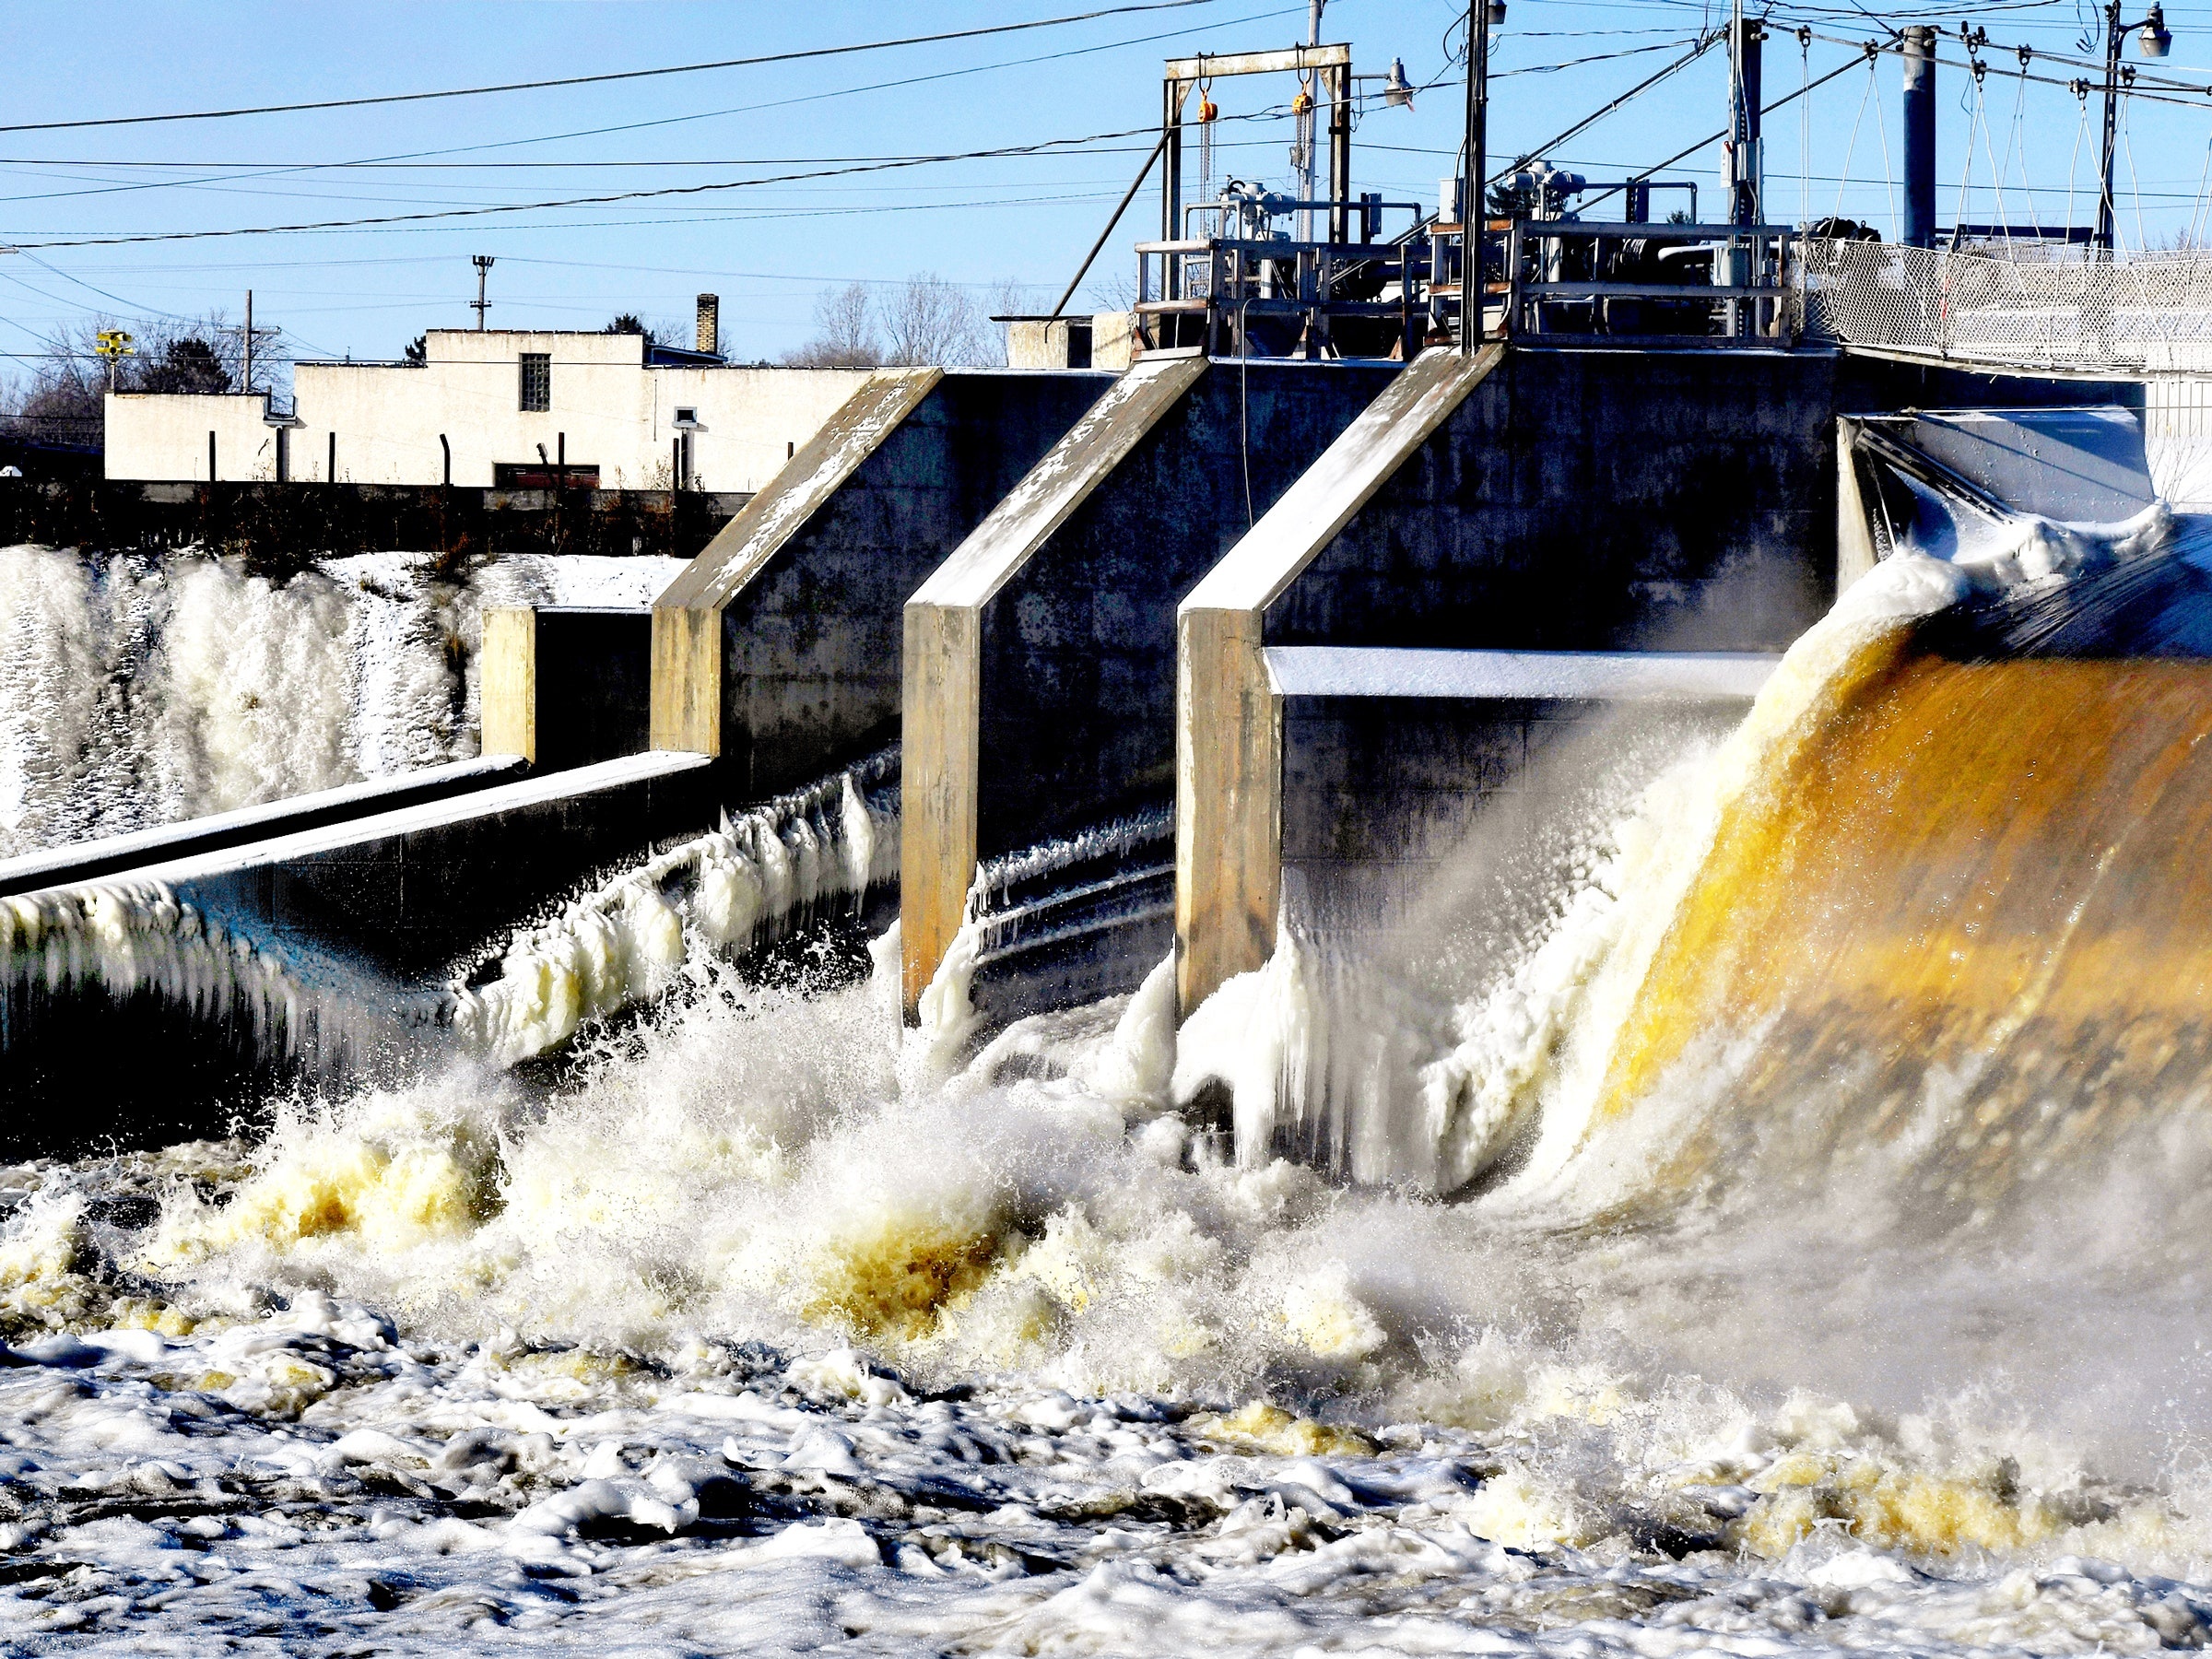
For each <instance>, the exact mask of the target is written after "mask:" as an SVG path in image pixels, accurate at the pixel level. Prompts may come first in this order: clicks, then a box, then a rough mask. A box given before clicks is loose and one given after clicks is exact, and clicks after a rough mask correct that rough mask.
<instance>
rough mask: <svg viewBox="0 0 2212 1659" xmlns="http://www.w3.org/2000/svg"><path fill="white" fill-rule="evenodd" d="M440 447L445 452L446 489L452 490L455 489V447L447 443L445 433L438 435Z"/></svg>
mask: <svg viewBox="0 0 2212 1659" xmlns="http://www.w3.org/2000/svg"><path fill="white" fill-rule="evenodd" d="M438 447H439V448H440V449H441V450H443V451H444V452H445V487H446V488H448V489H451V488H453V445H452V444H450V443H448V442H447V441H446V440H445V434H444V433H443V432H441V433H439V434H438Z"/></svg>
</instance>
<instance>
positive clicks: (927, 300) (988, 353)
mask: <svg viewBox="0 0 2212 1659" xmlns="http://www.w3.org/2000/svg"><path fill="white" fill-rule="evenodd" d="M885 310H886V312H888V315H886V317H885V318H884V335H885V351H884V360H885V361H886V362H889V363H914V364H924V363H927V364H941V365H945V366H947V367H952V366H968V365H973V364H978V363H986V362H989V361H990V360H991V359H992V357H993V356H994V348H993V345H992V340H991V334H992V329H991V325H990V323H989V321H988V320H987V318H986V317H985V316H984V314H983V312H982V311H981V310H980V309H979V308H978V307H977V305H976V303H975V301H974V300H972V299H971V298H970V297H969V296H968V295H967V294H966V293H965V292H963V291H962V290H961V289H959V288H956V287H954V286H953V285H952V284H951V283H949V282H947V281H946V280H945V279H944V278H943V277H939V276H937V275H936V274H935V273H934V272H929V271H924V272H922V273H920V274H918V275H916V276H913V277H908V278H907V282H906V286H905V287H904V288H900V290H899V291H898V293H896V294H895V295H893V296H892V297H891V299H890V301H889V303H888V305H887V306H886V307H885Z"/></svg>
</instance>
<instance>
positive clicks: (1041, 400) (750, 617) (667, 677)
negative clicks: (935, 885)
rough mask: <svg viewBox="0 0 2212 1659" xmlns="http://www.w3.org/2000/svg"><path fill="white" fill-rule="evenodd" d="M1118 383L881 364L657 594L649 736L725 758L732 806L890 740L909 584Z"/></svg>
mask: <svg viewBox="0 0 2212 1659" xmlns="http://www.w3.org/2000/svg"><path fill="white" fill-rule="evenodd" d="M1111 384H1112V376H1111V375H1107V374H1101V373H1090V372H1085V371H1061V372H1041V371H945V370H940V369H900V370H883V371H878V372H877V374H875V375H874V376H872V377H871V378H870V380H869V381H868V382H867V383H866V384H865V385H864V386H863V387H862V388H861V390H860V391H859V392H857V393H855V394H853V397H852V398H851V399H850V400H849V401H848V402H847V403H846V404H845V406H843V407H842V408H841V409H840V410H839V411H838V413H837V415H836V416H835V417H833V418H831V419H830V422H829V423H828V425H826V426H825V427H824V428H823V429H821V430H820V431H819V432H818V433H817V434H816V436H815V438H814V439H813V440H812V441H809V442H808V443H807V444H806V446H805V447H804V448H802V449H801V450H800V451H799V453H797V454H796V455H795V456H794V457H793V459H792V460H791V462H790V463H789V464H788V465H786V466H785V467H784V468H783V470H782V472H781V473H779V474H778V475H777V476H776V477H775V478H774V479H773V480H772V481H771V483H770V485H769V487H768V488H766V489H764V490H762V491H761V492H760V494H759V496H758V497H756V498H755V499H754V500H752V501H751V502H749V503H748V504H747V507H746V509H745V511H744V512H740V513H739V514H738V515H737V516H736V518H735V519H734V520H732V521H731V523H730V524H728V525H727V526H726V527H725V528H724V530H723V532H722V533H721V534H720V535H717V536H716V537H715V538H714V540H713V542H712V544H710V545H709V546H708V547H707V548H706V549H705V551H703V552H702V553H701V554H700V556H699V558H697V559H694V560H693V561H692V563H691V565H690V566H689V568H688V569H687V570H686V571H683V573H682V574H681V575H679V576H678V577H677V580H676V582H673V583H672V584H671V585H670V586H669V588H668V590H667V591H666V592H665V594H662V596H661V598H660V600H659V602H658V603H657V604H656V605H655V606H654V609H653V693H652V722H651V741H652V745H653V747H654V748H657V749H681V750H688V751H690V752H692V753H696V754H703V755H711V756H714V757H716V758H717V760H718V765H717V768H716V775H717V782H718V787H720V788H722V789H723V791H724V795H725V798H726V799H727V800H728V801H731V802H733V803H734V802H737V801H747V800H759V799H762V798H765V797H766V796H769V795H771V794H776V793H778V792H779V791H782V790H786V789H791V788H794V787H796V786H798V785H799V784H802V783H805V782H809V781H811V780H812V779H814V778H817V777H818V776H820V775H821V774H822V773H823V772H824V771H828V770H830V768H831V767H834V766H836V765H838V764H839V763H841V762H842V761H845V760H849V759H853V757H855V756H856V755H860V754H863V753H866V752H869V751H871V750H873V749H875V748H877V747H881V746H882V745H883V744H885V743H887V742H888V741H890V740H891V739H893V738H894V737H896V736H897V735H898V724H899V698H900V669H899V641H900V607H901V606H903V605H904V603H905V601H906V598H907V595H909V594H912V592H913V591H914V590H915V589H916V588H918V587H920V586H921V585H922V583H923V582H924V581H925V580H926V579H927V578H928V576H929V575H930V573H931V572H932V571H935V569H936V567H937V566H938V564H939V563H941V562H942V561H943V560H944V559H946V557H947V555H949V554H950V553H951V552H952V550H953V549H954V548H955V547H958V546H959V544H960V542H961V541H962V540H963V538H965V537H966V536H967V535H968V534H969V533H970V532H971V530H973V529H974V528H975V526H976V525H977V524H979V523H980V522H981V521H982V518H983V516H984V515H985V513H986V512H989V511H990V510H991V508H992V506H993V505H994V503H996V502H997V501H999V500H1001V499H1003V498H1004V497H1005V496H1006V494H1007V492H1008V491H1010V490H1011V489H1013V488H1014V487H1015V485H1016V484H1017V482H1018V480H1019V479H1020V478H1021V477H1022V476H1023V475H1024V474H1025V473H1027V472H1028V471H1029V469H1030V467H1031V466H1032V465H1034V464H1035V463H1036V462H1037V460H1038V459H1039V458H1040V457H1041V456H1042V455H1043V454H1044V453H1045V452H1046V451H1047V450H1048V449H1050V448H1051V446H1052V445H1053V442H1054V441H1056V440H1058V439H1059V438H1060V437H1061V435H1062V434H1063V433H1065V431H1066V430H1067V429H1068V428H1069V427H1070V426H1072V425H1074V424H1075V422H1076V420H1077V418H1078V417H1079V416H1081V415H1082V414H1083V412H1084V411H1085V410H1086V409H1087V408H1088V407H1089V406H1091V404H1092V403H1093V402H1095V401H1096V400H1097V399H1098V398H1099V396H1100V394H1103V393H1104V392H1105V391H1106V389H1107V387H1108V386H1109V385H1111Z"/></svg>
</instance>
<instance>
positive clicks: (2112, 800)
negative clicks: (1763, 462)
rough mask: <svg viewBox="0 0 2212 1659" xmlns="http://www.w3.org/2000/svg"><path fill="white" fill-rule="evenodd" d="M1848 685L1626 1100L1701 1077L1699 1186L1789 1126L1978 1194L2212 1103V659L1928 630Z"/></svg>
mask: <svg viewBox="0 0 2212 1659" xmlns="http://www.w3.org/2000/svg"><path fill="white" fill-rule="evenodd" d="M2207 735H2212V663H2204V662H2189V661H2178V660H2176V661H2141V660H2138V661H2078V660H2077V661H2063V660H2049V659H2041V660H2038V659H2014V660H2007V661H2000V662H1960V661H1954V660H1948V659H1947V658H1945V657H1943V656H1941V655H1938V654H1935V653H1933V652H1931V651H1929V650H1927V649H1926V648H1925V647H1924V645H1922V644H1921V643H1920V642H1919V641H1917V639H1916V636H1915V635H1914V634H1913V633H1912V631H1910V630H1906V631H1902V632H1899V633H1893V634H1890V635H1888V636H1886V637H1884V638H1882V639H1880V640H1877V641H1874V642H1872V643H1870V644H1868V645H1867V646H1865V648H1864V649H1863V650H1862V651H1861V653H1859V655H1858V657H1857V658H1856V659H1855V660H1854V661H1853V663H1852V664H1851V665H1850V668H1849V670H1848V671H1847V672H1846V674H1845V675H1843V676H1842V677H1840V679H1839V681H1838V682H1837V691H1836V695H1835V699H1834V701H1833V703H1832V705H1831V708H1830V712H1829V715H1828V718H1827V719H1826V720H1824V721H1823V722H1822V723H1821V728H1820V730H1819V731H1818V736H1817V740H1809V741H1806V742H1803V743H1801V744H1798V745H1796V746H1795V747H1794V751H1793V752H1790V753H1788V754H1785V755H1783V756H1779V757H1777V763H1776V764H1775V765H1774V766H1773V767H1772V768H1771V770H1770V771H1768V772H1767V773H1766V774H1765V775H1764V776H1763V777H1762V778H1761V779H1760V780H1759V782H1758V783H1757V784H1756V785H1755V786H1754V787H1753V788H1751V789H1750V790H1748V791H1747V792H1746V793H1745V794H1744V795H1743V796H1742V797H1740V798H1739V799H1738V800H1737V801H1735V803H1734V804H1733V805H1732V806H1730V808H1729V809H1728V810H1727V811H1726V813H1725V814H1724V817H1723V819H1722V822H1721V825H1720V829H1719V833H1718V835H1717V836H1716V838H1715V841H1714V844H1713V847H1712V852H1711V853H1710V855H1709V857H1708V859H1707V861H1706V864H1705V866H1704V868H1703V870H1702V872H1701V874H1700V877H1699V879H1698V881H1697V883H1696V885H1695V887H1694V888H1693V889H1692V891H1691V894H1690V897H1689V899H1688V901H1687V902H1686V903H1685V904H1684V905H1683V906H1682V908H1681V909H1680V911H1679V912H1677V915H1676V917H1675V919H1674V921H1673V923H1672V924H1671V926H1670V927H1669V929H1668V931H1667V933H1666V935H1665V939H1664V941H1663V942H1662V944H1661V946H1660V948H1659V950H1658V952H1657V954H1656V955H1655V957H1654V958H1653V961H1652V963H1651V966H1650V969H1649V971H1648V973H1647V974H1646V977H1645V979H1644V982H1643V984H1642V987H1641V993H1640V994H1639V995H1638V996H1637V998H1636V1001H1635V1005H1634V1009H1633V1012H1632V1014H1631V1016H1630V1019H1629V1021H1628V1023H1627V1024H1626V1026H1625V1027H1624V1028H1623V1030H1622V1031H1621V1034H1620V1037H1619V1040H1618V1043H1617V1044H1616V1046H1615V1049H1614V1052H1613V1057H1612V1061H1611V1064H1610V1066H1609V1069H1608V1072H1607V1076H1606V1087H1605V1090H1604V1092H1603V1095H1602V1096H1601V1104H1600V1114H1601V1117H1602V1118H1613V1119H1618V1118H1619V1117H1620V1116H1622V1115H1623V1114H1630V1113H1634V1112H1637V1111H1638V1110H1639V1108H1640V1107H1641V1106H1642V1105H1643V1103H1644V1102H1645V1101H1646V1100H1647V1099H1648V1098H1649V1097H1652V1096H1653V1095H1654V1094H1658V1093H1669V1092H1674V1091H1677V1090H1679V1089H1681V1088H1684V1087H1686V1086H1689V1080H1690V1079H1691V1078H1692V1077H1695V1078H1697V1079H1698V1081H1697V1084H1696V1085H1695V1086H1696V1087H1698V1088H1700V1092H1703V1093H1705V1094H1706V1096H1707V1100H1708V1104H1707V1108H1706V1110H1705V1112H1703V1113H1701V1114H1700V1123H1699V1124H1698V1125H1697V1127H1696V1128H1695V1129H1694V1130H1693V1131H1692V1132H1691V1133H1689V1134H1688V1135H1686V1136H1685V1137H1684V1138H1683V1139H1682V1140H1681V1141H1680V1142H1678V1143H1677V1148H1676V1151H1675V1153H1674V1158H1675V1159H1676V1161H1677V1171H1676V1173H1677V1180H1679V1179H1682V1178H1688V1177H1692V1176H1694V1175H1695V1174H1697V1173H1699V1172H1703V1173H1705V1174H1708V1175H1714V1176H1717V1175H1719V1174H1721V1173H1722V1172H1723V1171H1724V1170H1725V1169H1726V1168H1727V1167H1728V1166H1729V1165H1730V1164H1731V1162H1732V1161H1734V1160H1737V1159H1742V1158H1744V1157H1747V1156H1751V1155H1752V1154H1753V1151H1754V1147H1755V1145H1756V1144H1757V1143H1759V1142H1765V1141H1771V1139H1772V1137H1773V1136H1774V1135H1775V1134H1776V1133H1777V1130H1778V1128H1780V1129H1782V1130H1783V1131H1785V1132H1786V1134H1787V1135H1788V1138H1789V1139H1790V1140H1791V1142H1792V1143H1793V1145H1794V1159H1793V1161H1794V1162H1796V1163H1798V1165H1799V1167H1800V1168H1803V1167H1804V1159H1805V1157H1806V1153H1807V1152H1808V1151H1813V1150H1818V1149H1819V1148H1820V1147H1826V1149H1827V1150H1829V1151H1830V1152H1833V1153H1836V1154H1844V1153H1846V1152H1853V1151H1856V1152H1865V1151H1874V1150H1877V1149H1879V1148H1881V1147H1893V1148H1895V1149H1896V1150H1897V1151H1898V1152H1899V1154H1900V1156H1901V1157H1903V1158H1904V1159H1905V1160H1906V1161H1907V1162H1908V1163H1909V1164H1910V1165H1911V1166H1912V1171H1913V1175H1912V1181H1913V1183H1914V1184H1915V1185H1916V1186H1917V1189H1918V1192H1919V1195H1920V1198H1921V1199H1922V1200H1923V1201H1924V1202H1926V1203H1928V1204H1930V1205H1932V1206H1935V1207H1936V1208H1937V1209H1940V1210H1949V1209H1951V1208H1952V1207H1953V1206H1959V1205H1966V1206H1974V1207H1976V1208H1978V1207H1979V1206H1985V1205H1988V1204H1991V1203H1993V1202H1994V1200H1995V1199H1996V1198H1997V1197H1998V1196H1999V1194H2001V1193H2002V1192H2003V1191H2004V1190H2005V1189H2006V1187H2007V1186H2009V1185H2010V1184H2011V1183H2013V1182H2016V1181H2018V1180H2022V1179H2032V1178H2034V1177H2037V1176H2040V1175H2041V1174H2042V1173H2044V1172H2045V1171H2046V1170H2047V1169H2048V1168H2049V1167H2050V1166H2051V1164H2052V1162H2053V1160H2057V1159H2065V1158H2067V1157H2070V1156H2073V1155H2076V1154H2077V1153H2078V1152H2080V1151H2081V1150H2082V1149H2084V1148H2085V1147H2088V1146H2089V1145H2090V1144H2092V1143H2100V1142H2107V1141H2109V1140H2110V1139H2111V1138H2112V1137H2113V1136H2114V1135H2118V1134H2121V1133H2123V1132H2124V1131H2125V1130H2126V1129H2127V1128H2128V1127H2129V1126H2130V1125H2132V1124H2137V1123H2139V1122H2140V1121H2143V1120H2145V1119H2146V1118H2147V1117H2152V1116H2157V1115H2163V1114H2174V1113H2194V1112H2197V1111H2199V1110H2201V1108H2202V1106H2203V1104H2204V1100H2205V1097H2206V1092H2207V1091H2206V1085H2205V1083H2204V1081H2203V1079H2204V1077H2205V1075H2206V1057H2207V1053H2206V1051H2207V1030H2208V1018H2212V859H2208V857H2207V848H2208V847H2212V839H2208V836H2212V748H2207V747H2206V736H2207ZM1721 1077H1724V1078H1725V1085H1724V1088H1721V1090H1720V1092H1719V1093H1718V1095H1717V1096H1715V1095H1714V1094H1713V1093H1712V1090H1713V1088H1714V1086H1715V1084H1716V1082H1718V1081H1720V1079H1721ZM1808 1136H1809V1137H1810V1143H1811V1144H1810V1145H1808ZM1662 1184H1663V1185H1666V1186H1673V1185H1676V1184H1677V1182H1663V1183H1662Z"/></svg>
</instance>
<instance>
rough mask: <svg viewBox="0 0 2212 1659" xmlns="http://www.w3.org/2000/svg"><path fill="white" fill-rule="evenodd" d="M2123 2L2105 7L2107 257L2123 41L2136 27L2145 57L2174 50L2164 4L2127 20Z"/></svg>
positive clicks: (2102, 232) (2103, 213)
mask: <svg viewBox="0 0 2212 1659" xmlns="http://www.w3.org/2000/svg"><path fill="white" fill-rule="evenodd" d="M2120 3H2121V0H2110V3H2109V4H2108V5H2107V6H2105V8H2104V150H2103V161H2104V167H2103V171H2102V172H2101V173H2100V177H2101V179H2102V180H2103V187H2102V189H2101V190H2100V193H2099V194H2098V197H2097V235H2096V245H2097V247H2098V249H2099V251H2100V252H2101V253H2103V254H2104V256H2105V257H2106V258H2107V259H2110V258H2111V257H2112V138H2113V135H2114V132H2115V131H2116V129H2117V127H2118V124H2119V115H2120V43H2121V41H2123V40H2124V39H2125V38H2126V36H2127V33H2128V31H2129V30H2130V29H2134V30H2136V31H2137V32H2136V51H2137V52H2139V53H2142V54H2143V55H2144V56H2145V57H2147V58H2162V57H2164V56H2165V55H2166V54H2167V53H2169V52H2171V51H2172V50H2173V36H2172V35H2171V33H2169V32H2168V30H2167V28H2166V8H2165V7H2164V6H2152V7H2151V8H2150V10H2149V12H2148V13H2147V15H2146V16H2145V17H2144V18H2143V20H2142V21H2141V22H2140V23H2123V22H2122V21H2121V20H2120ZM2127 74H2128V78H2129V79H2130V80H2133V79H2134V78H2135V71H2134V70H2132V69H2130V70H2129V71H2128V72H2127Z"/></svg>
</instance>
